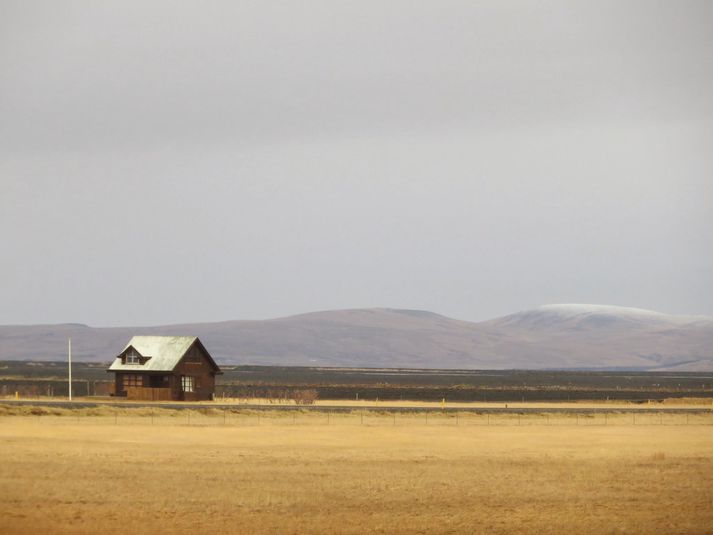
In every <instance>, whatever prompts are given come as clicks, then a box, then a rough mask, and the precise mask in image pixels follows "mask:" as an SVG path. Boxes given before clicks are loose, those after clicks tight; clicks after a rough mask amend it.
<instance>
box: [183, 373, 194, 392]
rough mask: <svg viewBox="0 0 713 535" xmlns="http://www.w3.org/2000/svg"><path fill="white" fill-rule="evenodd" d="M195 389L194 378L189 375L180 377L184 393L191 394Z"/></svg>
mask: <svg viewBox="0 0 713 535" xmlns="http://www.w3.org/2000/svg"><path fill="white" fill-rule="evenodd" d="M194 387H195V382H194V378H193V377H191V376H190V375H181V389H182V390H183V391H184V392H193V388H194Z"/></svg>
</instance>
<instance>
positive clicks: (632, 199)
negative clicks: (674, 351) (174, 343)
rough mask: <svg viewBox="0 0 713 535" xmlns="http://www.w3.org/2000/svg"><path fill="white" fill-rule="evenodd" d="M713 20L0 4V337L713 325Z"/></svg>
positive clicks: (710, 16)
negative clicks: (400, 317) (166, 330)
mask: <svg viewBox="0 0 713 535" xmlns="http://www.w3.org/2000/svg"><path fill="white" fill-rule="evenodd" d="M712 95H713V2H709V1H700V2H691V1H680V0H677V1H675V2H674V1H666V2H655V1H641V2H638V1H625V2H622V1H621V0H616V1H611V2H606V1H602V0H596V1H590V2H576V1H571V0H568V1H563V2H559V1H556V2H555V1H537V2H535V1H529V2H520V1H510V2H508V1H506V2H503V1H501V0H498V1H492V2H476V1H473V0H467V1H447V0H446V1H444V0H438V1H435V0H434V1H430V2H419V1H414V0H389V1H387V2H385V1H383V0H378V1H368V0H359V1H358V2H357V1H351V2H341V1H336V0H326V1H323V2H316V1H304V2H293V1H285V2H271V1H259V2H256V1H250V2H248V1H242V2H241V1H230V2H227V1H226V2H220V1H212V2H199V1H195V2H178V1H174V2H163V1H153V2H145V1H126V0H121V1H102V2H89V1H85V2H73V1H56V0H50V1H46V2H40V1H28V0H21V1H8V0H0V240H1V242H2V254H1V257H0V289H1V292H0V293H1V294H2V295H1V296H0V323H4V324H8V323H56V322H82V323H88V324H91V325H96V326H100V325H150V324H163V323H173V322H193V321H213V320H227V319H259V318H267V317H276V316H282V315H288V314H294V313H300V312H306V311H313V310H321V309H332V308H352V307H373V306H383V307H398V308H419V309H427V310H432V311H436V312H439V313H442V314H446V315H450V316H454V317H458V318H462V319H469V320H481V319H489V318H492V317H495V316H498V315H503V314H507V313H510V312H515V311H518V310H522V309H526V308H530V307H533V306H537V305H541V304H546V303H562V302H576V303H605V304H618V305H626V306H635V307H643V308H652V309H656V310H660V311H664V312H672V313H690V314H713V97H712Z"/></svg>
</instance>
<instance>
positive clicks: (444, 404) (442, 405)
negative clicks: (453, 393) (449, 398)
mask: <svg viewBox="0 0 713 535" xmlns="http://www.w3.org/2000/svg"><path fill="white" fill-rule="evenodd" d="M441 408H442V409H445V408H446V398H443V399H442V400H441Z"/></svg>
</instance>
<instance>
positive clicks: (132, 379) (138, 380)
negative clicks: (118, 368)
mask: <svg viewBox="0 0 713 535" xmlns="http://www.w3.org/2000/svg"><path fill="white" fill-rule="evenodd" d="M127 386H144V380H143V376H141V375H137V374H133V373H125V374H124V388H126V387H127Z"/></svg>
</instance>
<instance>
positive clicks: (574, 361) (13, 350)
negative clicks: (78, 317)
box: [0, 305, 713, 371]
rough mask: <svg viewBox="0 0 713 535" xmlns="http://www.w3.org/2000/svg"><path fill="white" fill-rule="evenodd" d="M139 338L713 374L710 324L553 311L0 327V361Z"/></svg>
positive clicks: (374, 360) (375, 358)
mask: <svg viewBox="0 0 713 535" xmlns="http://www.w3.org/2000/svg"><path fill="white" fill-rule="evenodd" d="M136 334H167V335H178V334H184V335H188V334H190V335H196V336H199V337H200V338H201V340H203V342H204V343H205V345H206V347H207V348H208V350H209V351H211V353H212V354H213V355H214V356H215V357H216V358H217V360H218V361H219V362H222V363H235V364H271V365H278V364H279V365H301V366H359V367H408V368H464V369H477V368H480V369H507V368H520V369H542V368H609V369H612V368H639V369H662V370H663V369H680V370H681V371H684V370H696V371H706V370H713V318H709V317H704V316H672V315H666V314H659V313H656V312H651V311H646V310H640V309H629V308H623V307H608V306H596V305H549V306H545V307H540V308H537V309H533V310H529V311H525V312H520V313H517V314H513V315H510V316H506V317H503V318H498V319H495V320H491V321H486V322H480V323H472V322H467V321H460V320H456V319H452V318H447V317H444V316H440V315H438V314H434V313H431V312H423V311H415V310H396V309H357V310H337V311H326V312H314V313H310V314H301V315H298V316H291V317H287V318H278V319H271V320H261V321H226V322H219V323H196V324H184V325H166V326H158V327H136V328H133V327H116V328H92V327H88V326H86V325H77V324H62V325H30V326H0V360H62V359H64V358H66V346H67V338H69V337H71V338H72V346H73V354H74V355H75V357H76V358H77V359H80V360H86V361H105V362H109V361H110V360H111V359H112V357H113V356H114V355H116V354H117V353H118V352H119V351H120V350H121V349H122V348H123V347H124V345H125V344H126V342H127V341H128V340H129V338H131V336H133V335H136Z"/></svg>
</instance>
